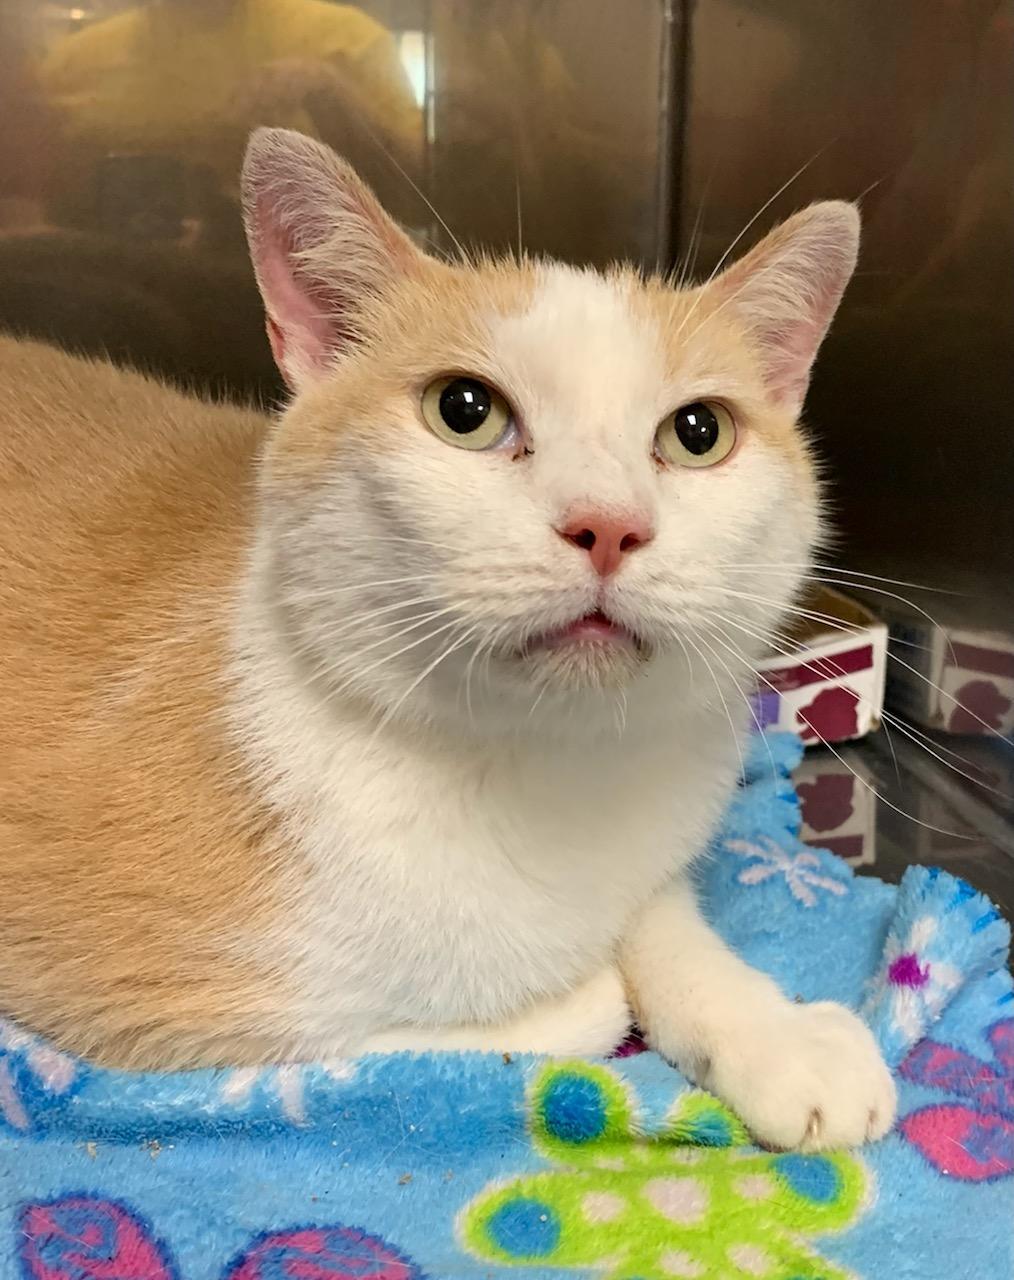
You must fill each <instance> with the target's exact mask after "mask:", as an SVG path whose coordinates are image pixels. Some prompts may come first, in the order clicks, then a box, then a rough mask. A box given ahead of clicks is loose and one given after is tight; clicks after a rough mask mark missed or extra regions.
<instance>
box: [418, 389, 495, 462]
mask: <svg viewBox="0 0 1014 1280" xmlns="http://www.w3.org/2000/svg"><path fill="white" fill-rule="evenodd" d="M422 415H423V418H424V419H425V420H426V425H427V426H428V427H429V429H430V430H431V431H432V432H433V434H434V435H435V436H439V438H440V439H441V440H444V441H446V443H447V444H453V445H455V446H456V447H457V448H459V449H495V448H496V447H497V446H504V445H507V444H508V443H509V442H510V440H511V439H512V438H513V437H514V436H516V434H517V428H516V426H515V424H514V418H513V415H512V413H511V408H510V405H509V404H508V403H507V401H506V400H505V399H504V398H503V396H502V395H501V394H500V392H499V391H496V390H494V388H493V387H491V386H489V385H488V383H485V382H481V381H480V380H479V379H478V378H467V377H462V376H457V377H451V378H437V380H436V381H435V382H431V383H430V384H429V386H428V387H427V388H426V390H425V391H424V392H423V397H422Z"/></svg>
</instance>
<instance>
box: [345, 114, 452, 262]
mask: <svg viewBox="0 0 1014 1280" xmlns="http://www.w3.org/2000/svg"><path fill="white" fill-rule="evenodd" d="M359 124H360V127H362V128H363V129H365V131H366V132H367V134H368V135H369V136H370V139H371V141H372V142H373V144H374V145H375V146H376V147H377V149H378V150H379V151H380V152H381V153H382V154H383V155H384V156H385V157H386V158H387V160H388V162H389V163H390V164H391V165H393V167H394V168H395V169H397V171H398V173H399V174H400V175H401V176H402V177H403V178H404V179H405V181H406V182H407V183H408V185H409V186H410V187H411V188H412V190H413V191H414V192H415V193H416V195H417V196H418V197H419V199H420V200H421V201H422V202H423V204H424V205H425V206H426V208H427V209H428V210H429V211H430V213H432V214H433V216H434V218H436V220H437V222H439V224H440V226H441V227H442V228H443V230H444V231H445V232H446V233H447V235H448V236H449V237H450V240H451V242H452V244H453V245H454V247H455V249H457V251H458V253H459V254H460V256H461V261H462V262H463V263H465V264H467V265H472V258H471V257H470V255H469V253H468V251H467V250H466V249H465V247H464V245H463V244H462V243H461V241H460V240H459V239H458V237H457V236H456V235H455V234H454V232H453V231H452V230H451V228H450V227H449V226H448V224H447V223H446V222H445V221H444V219H443V217H441V215H440V214H439V213H438V211H437V207H436V205H435V204H434V203H433V201H432V200H431V199H430V198H429V196H428V195H426V193H425V192H424V191H423V189H422V187H420V186H419V184H418V182H416V181H415V179H414V178H413V177H412V175H411V174H410V173H409V172H408V170H407V169H406V168H405V166H404V165H403V164H401V163H400V161H399V160H398V158H397V157H396V156H395V155H394V153H393V152H392V151H391V150H390V148H389V147H388V146H386V144H385V143H384V141H383V139H382V138H381V136H380V134H379V133H378V132H377V131H376V129H374V128H372V127H371V125H370V124H369V123H368V121H367V120H366V119H365V117H363V116H360V117H359Z"/></svg>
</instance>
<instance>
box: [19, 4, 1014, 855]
mask: <svg viewBox="0 0 1014 1280" xmlns="http://www.w3.org/2000/svg"><path fill="white" fill-rule="evenodd" d="M1012 106H1014V4H1012V3H1011V0H933V3H932V4H927V3H925V0H891V3H889V4H885V3H883V0H850V2H849V3H848V4H843V3H841V0H363V2H362V3H361V4H358V5H346V4H334V3H330V0H147V2H144V0H140V2H139V0H133V2H131V0H81V3H78V4H63V3H47V2H44V0H0V328H7V329H10V330H13V331H16V332H20V333H24V334H29V335H32V336H35V337H40V338H44V339H46V340H50V341H53V342H57V343H60V344H62V345H64V346H67V347H70V348H72V349H75V350H81V351H86V352H92V353H107V354H108V355H110V356H111V357H112V358H113V359H114V360H117V361H120V362H123V363H129V364H132V365H135V366H137V367H140V368H143V369H147V370H152V371H156V372H158V373H159V374H161V375H162V376H165V377H168V378H171V379H173V380H175V381H178V382H180V383H182V384H185V385H187V386H191V387H196V388H199V389H202V390H205V391H210V392H212V393H214V394H216V395H226V396H230V397H234V398H237V399H243V400H250V399H252V400H255V401H258V402H260V403H263V404H265V405H269V404H272V403H275V402H277V400H278V398H279V397H280V396H281V391H282V389H281V386H280V384H279V382H278V379H277V375H276V373H275V371H274V368H273V365H272V362H271V356H270V351H269V349H268V345H267V342H266V339H265V337H264V334H263V326H262V318H261V311H260V306H259V302H258V299H257V296H256V292H255V289H254V285H253V280H252V277H251V273H250V270H249V267H248V265H247V261H246V256H245V249H244V245H243V239H242V232H241V227H240V222H239V213H238V205H237V174H238V170H239V164H240V160H241V156H242V152H243V147H244V143H245V139H246V136H247V134H248V133H249V131H250V129H251V128H252V127H253V126H255V125H257V124H272V125H286V126H290V127H294V128H298V129H301V130H303V131H304V132H307V133H311V134H314V135H316V136H317V137H319V138H321V139H323V140H324V141H326V142H328V143H330V144H332V145H333V146H335V147H336V148H338V149H339V150H341V151H342V152H344V153H345V154H346V155H347V156H348V157H349V158H350V159H351V160H352V162H353V163H354V164H355V165H356V166H357V167H358V168H359V170H360V171H361V172H362V173H363V174H364V176H365V177H366V178H367V179H368V180H369V181H370V182H371V183H372V184H373V185H374V187H375V188H376V190H377V191H378V194H379V195H380V196H381V198H382V199H383V201H384V202H385V203H386V204H387V206H388V207H389V208H390V209H391V211H392V212H394V213H395V214H396V215H397V216H398V217H399V218H400V219H401V220H402V221H403V222H404V223H405V224H406V225H407V226H409V227H410V228H411V229H412V231H413V232H414V233H415V234H416V235H417V236H418V237H419V239H420V241H421V242H422V243H425V244H430V245H432V246H433V248H434V249H435V250H436V251H451V250H452V249H453V240H454V239H457V240H459V241H461V242H462V243H464V244H482V245H486V246H491V247H494V248H495V247H498V246H514V245H516V244H517V243H518V241H519V239H520V240H521V241H522V242H523V244H524V246H525V248H526V249H528V250H530V251H534V252H540V251H544V252H549V253H552V254H555V255H557V256H559V257H562V258H564V259H568V260H573V261H591V262H595V263H605V262H608V261H609V260H611V259H614V258H618V257H622V258H629V259H634V260H636V261H638V262H640V263H643V264H645V265H646V266H650V267H654V266H661V267H671V266H673V265H676V264H688V265H689V267H690V268H691V269H692V271H693V274H694V275H695V276H696V277H698V278H702V277H703V276H706V275H707V273H708V272H710V271H711V270H712V269H713V268H714V267H715V265H716V264H717V263H718V262H719V260H720V259H721V258H722V255H723V254H724V253H725V252H726V250H727V249H728V248H729V246H730V244H732V243H733V242H734V241H737V237H740V238H739V239H738V241H737V249H736V251H737V252H739V251H740V250H741V249H745V248H747V247H748V246H749V245H750V244H751V243H752V242H753V241H754V240H755V239H757V238H759V237H760V236H761V235H763V234H764V232H765V231H767V230H768V229H769V228H770V226H771V225H772V224H773V223H774V222H776V221H778V220H780V219H781V218H783V217H785V216H786V215H787V214H789V213H790V212H792V211H793V210H795V209H797V208H799V207H800V206H802V205H804V204H806V203H807V202H808V201H810V200H813V199H816V198H821V197H828V196H836V197H845V198H849V199H858V200H859V201H860V202H861V204H862V208H863V214H864V222H865V228H866V234H865V241H864V248H863V255H862V260H861V265H860V270H859V274H858V275H857V277H856V279H855V281H854V283H853V285H852V287H851V288H850V290H849V293H848V295H847V298H846V301H845V304H844V306H843V309H842V312H841V315H840V318H839V320H838V321H837V323H836V325H835V328H834V330H833V332H832V334H831V337H830V338H829V340H828V342H827V344H826V346H825V349H824V353H823V356H822V358H821V361H820V363H819V365H818V371H817V375H816V378H815V381H814V385H813V389H812V392H811V395H810V399H809V401H808V408H807V420H808V422H809V425H810V427H811V430H812V432H813V433H814V435H815V438H816V440H817V443H818V447H819V450H820V453H821V455H822V456H823V458H824V459H825V461H826V464H827V472H828V477H829V480H830V487H831V492H832V494H833V503H834V512H835V519H836V522H837V525H838V528H839V530H840V533H841V537H840V541H839V543H838V545H837V547H836V548H835V549H834V551H833V552H832V559H831V563H832V564H838V565H841V566H843V567H847V568H848V569H850V570H852V571H860V572H865V573H870V574H878V575H886V576H890V577H892V578H895V579H900V580H904V581H905V582H915V583H919V584H924V585H925V586H927V587H931V588H934V589H935V591H936V590H940V589H945V590H947V591H949V592H955V593H957V594H955V595H947V596H938V595H936V594H935V592H934V593H920V592H919V591H917V590H915V589H908V588H906V589H905V591H904V594H905V596H906V599H907V600H912V601H914V604H915V606H916V607H915V609H914V611H913V610H909V611H908V612H907V614H906V613H905V608H903V607H902V606H900V604H899V602H898V601H897V600H894V601H892V600H891V599H890V597H889V596H888V595H886V594H883V592H884V590H885V589H884V588H883V587H882V588H881V592H882V594H881V595H880V596H879V597H878V596H876V595H875V594H874V595H873V597H872V599H869V600H868V601H867V603H869V604H871V605H872V607H873V608H874V609H875V610H878V611H879V612H882V613H883V614H884V616H885V617H886V621H887V622H888V623H889V624H890V627H891V645H892V657H893V658H894V659H895V661H894V664H893V666H892V664H891V663H890V662H889V663H888V672H887V676H888V678H887V707H888V711H887V712H886V714H888V715H890V708H891V706H892V705H893V706H894V707H895V711H896V712H897V713H898V715H896V719H898V718H899V716H900V713H902V712H903V713H904V715H905V716H906V717H908V718H907V719H905V720H904V721H903V723H905V724H907V725H909V726H910V728H911V727H913V726H919V727H918V728H916V729H915V732H917V733H921V734H924V735H925V736H926V737H927V740H928V741H929V742H931V743H933V744H935V745H934V748H933V749H934V751H935V752H936V753H937V757H938V759H939V758H941V757H942V756H943V753H945V752H950V753H951V756H952V757H953V756H955V755H956V754H957V756H958V758H959V759H960V760H961V761H962V762H963V763H962V764H961V765H960V773H961V774H962V775H964V776H965V778H966V782H967V785H966V783H962V782H961V781H960V779H959V778H958V777H957V776H956V775H955V767H954V761H953V759H951V761H950V763H951V768H950V769H949V770H944V771H943V773H942V774H941V777H944V778H945V779H946V780H947V786H951V785H952V784H953V785H956V786H958V787H959V788H960V789H961V790H960V794H959V793H958V792H955V796H956V797H957V798H956V799H954V798H952V800H953V803H951V802H948V803H949V804H950V810H953V808H954V805H955V804H957V805H958V807H959V808H960V807H961V806H962V805H964V806H965V809H967V810H968V813H971V814H972V815H973V816H972V817H968V813H966V816H965V819H963V820H965V821H966V822H967V824H968V825H969V830H971V831H973V833H974V835H975V839H979V838H980V837H982V838H983V839H984V841H985V843H984V844H983V848H984V849H986V850H987V851H988V850H994V851H995V850H999V851H1000V852H1001V853H1006V854H1010V855H1012V856H1014V839H1012V838H1011V825H1010V822H1009V816H1010V812H1011V805H1010V793H1011V791H1014V767H1012V766H1011V751H1010V749H1009V741H1001V740H1002V739H1008V738H1009V735H1010V734H1011V732H1012V730H1014V639H1012V638H1011V637H1012V636H1014V587H1012V584H1014V500H1012V499H1014V413H1012V410H1011V407H1010V392H1009V383H1010V379H1011V371H1012V370H1014V332H1012V329H1014V129H1012V126H1011V121H1012V119H1014V116H1012ZM856 581H858V579H857V580H856ZM872 581H873V580H872V579H868V580H867V582H868V583H872ZM898 590H899V591H901V588H898ZM931 603H932V611H933V615H934V619H935V620H936V621H937V622H938V623H939V626H937V627H936V628H935V629H930V630H928V631H926V633H925V634H922V633H921V632H919V631H918V628H919V627H920V626H922V625H923V624H922V623H920V622H919V618H920V617H921V616H922V615H920V614H919V613H918V609H919V608H926V609H929V608H930V607H931ZM899 611H900V612H899ZM906 619H907V620H906ZM913 627H915V631H913ZM913 634H917V636H918V637H921V639H918V638H917V640H916V641H913V640H912V635H913ZM906 636H907V637H908V638H907V639H906ZM944 642H946V643H944ZM956 643H958V644H963V645H964V646H965V648H964V650H963V651H962V652H963V655H964V656H963V657H962V659H961V662H962V663H964V666H963V667H960V670H961V672H963V675H962V677H961V678H962V680H963V683H960V682H959V683H958V684H957V685H956V686H954V687H955V688H956V689H957V690H958V692H957V693H956V694H955V693H952V694H949V695H947V697H949V698H950V701H949V702H946V701H945V702H944V703H943V704H940V702H939V700H938V702H937V704H936V705H933V706H931V705H929V699H928V698H924V699H922V700H920V699H919V698H916V697H914V696H913V694H912V688H911V685H912V681H911V679H908V680H907V684H908V686H909V687H908V689H907V692H906V687H905V686H906V677H904V675H903V672H904V668H903V667H902V666H901V662H900V660H899V659H900V654H901V652H902V650H901V649H899V647H898V646H900V645H905V644H908V645H909V646H910V650H909V652H908V658H907V661H908V662H909V663H910V664H913V665H916V666H920V667H921V669H922V670H923V672H924V675H923V676H921V677H920V678H921V679H924V680H925V679H930V680H932V682H933V683H934V684H938V685H943V684H944V683H946V680H945V677H946V675H947V671H948V670H949V669H950V668H953V667H956V666H960V664H957V663H956V662H952V661H951V659H952V658H953V656H954V652H955V644H956ZM916 650H919V651H922V650H925V651H926V652H929V651H930V650H933V652H934V653H935V654H936V655H937V656H936V657H932V658H926V659H925V660H924V659H923V658H921V657H920V656H919V655H918V653H916V652H915V651H916ZM941 653H943V654H944V656H940V655H941ZM976 663H978V666H976V665H975V664H976ZM934 664H935V665H934ZM892 671H893V673H894V677H895V687H894V691H893V692H892ZM969 672H970V673H971V674H970V675H969ZM952 674H953V672H952ZM966 677H967V678H966ZM948 687H950V686H948ZM962 690H973V691H974V692H973V693H968V694H967V695H966V694H964V693H962V692H961V691H962ZM922 704H925V705H922ZM873 712H874V714H873V715H872V721H873V723H874V724H877V723H880V721H881V708H880V706H879V705H877V706H875V707H874V708H873ZM955 733H957V734H963V735H974V737H975V739H976V741H975V742H974V743H973V744H972V746H971V747H970V748H969V750H968V751H965V750H964V749H961V751H960V752H956V750H955V747H954V745H953V741H954V740H953V738H952V737H951V735H953V734H955ZM826 736H829V738H830V739H831V740H833V735H831V733H830V730H829V731H828V734H827V735H826ZM844 736H845V737H850V736H857V735H854V734H851V733H850V734H845V735H844ZM882 737H883V735H882V734H881V735H876V740H877V742H876V744H875V745H874V746H872V747H870V748H869V751H868V753H867V757H863V759H857V760H856V761H855V762H854V763H855V765H856V768H858V769H860V770H861V769H863V768H867V769H869V770H872V771H873V772H872V773H871V774H870V775H869V776H870V777H874V776H875V775H877V770H879V769H880V767H881V765H882V758H881V755H880V754H878V752H880V751H881V746H880V745H879V740H880V738H882ZM895 737H896V738H898V743H897V745H898V747H899V748H900V754H901V756H902V757H903V758H904V760H908V758H909V756H911V755H913V753H915V755H918V756H919V763H918V764H913V765H912V769H913V770H914V772H912V775H911V778H909V774H908V773H906V774H905V778H906V780H907V781H906V784H905V788H902V791H903V792H904V794H906V795H909V796H910V799H908V800H906V801H905V802H904V803H903V804H902V805H901V806H900V807H903V808H905V809H906V812H907V811H908V810H909V809H911V808H913V807H915V808H917V809H918V808H919V806H920V805H921V804H923V802H924V801H925V800H926V796H927V795H932V796H933V797H934V798H939V795H940V794H942V792H941V787H942V786H943V787H944V790H945V791H946V786H944V784H943V783H939V784H938V780H937V777H936V774H933V775H931V777H930V780H929V781H927V780H926V778H925V777H924V778H923V780H922V782H918V781H917V775H918V772H919V769H921V768H924V766H925V763H926V760H927V759H930V758H931V757H928V756H927V754H926V751H925V750H922V751H921V752H920V751H919V750H917V742H918V740H917V739H916V738H915V737H914V736H912V735H911V734H910V735H908V736H906V737H905V738H903V739H902V738H899V735H897V734H896V735H895ZM922 747H925V743H923V744H922ZM847 750H848V751H851V752H855V751H857V750H860V751H862V750H866V744H864V745H863V747H860V748H855V747H850V748H847ZM898 754H899V752H898V751H897V750H896V751H894V752H893V755H894V756H897V755H898ZM973 754H974V759H973ZM818 759H819V757H818ZM945 762H946V760H945ZM941 769H942V765H941ZM984 778H985V779H987V784H986V786H983V785H981V784H982V782H983V779H984ZM901 782H902V774H901V772H900V771H899V770H898V769H897V768H896V767H895V766H894V765H892V775H891V779H889V780H887V781H885V782H883V785H882V786H879V785H878V786H877V788H876V789H878V790H880V791H881V794H886V790H887V789H889V788H891V787H894V786H895V785H896V784H897V785H899V786H900V785H901ZM838 785H840V784H838ZM906 788H907V790H906ZM920 788H921V790H920ZM924 793H925V794H924ZM892 794H893V793H892ZM899 794H901V793H899ZM948 794H949V793H948ZM857 795H858V792H857ZM912 797H914V798H912ZM920 797H922V798H920ZM969 805H971V809H968V806H969ZM950 810H948V812H950ZM920 811H921V810H920ZM888 812H890V813H891V814H892V815H893V818H894V819H895V820H896V818H897V814H896V813H895V811H894V809H891V808H890V807H888ZM882 816H883V815H882ZM954 821H956V819H954V818H953V814H952V821H951V822H950V825H952V826H953V822H954ZM990 823H993V826H992V827H990V828H989V834H988V836H986V837H983V836H982V832H983V828H984V825H985V826H989V824H990ZM936 825H938V826H943V825H946V824H942V823H937V824H936ZM907 829H908V828H903V829H902V830H903V832H904V831H905V830H907ZM899 839H900V840H901V843H902V845H904V844H905V838H904V835H902V836H901V837H899ZM938 843H939V842H938ZM955 847H956V848H959V847H958V846H955ZM942 848H943V847H941V848H937V849H935V850H931V852H934V853H935V854H936V856H937V857H938V860H939V857H940V856H941V852H942ZM960 849H964V853H967V852H968V845H967V844H966V845H964V846H960V848H959V853H956V854H955V856H956V857H957V856H959V855H960V856H964V854H961V853H960ZM943 852H946V849H945V848H943Z"/></svg>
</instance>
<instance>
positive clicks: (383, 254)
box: [243, 129, 423, 391]
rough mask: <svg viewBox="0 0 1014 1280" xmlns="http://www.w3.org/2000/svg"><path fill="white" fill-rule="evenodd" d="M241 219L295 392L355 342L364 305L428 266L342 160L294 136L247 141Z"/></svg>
mask: <svg viewBox="0 0 1014 1280" xmlns="http://www.w3.org/2000/svg"><path fill="white" fill-rule="evenodd" d="M243 219H244V223H245V225H246V235H247V241H248V243H249V245H250V256H251V258H252V260H253V267H254V272H255V273H256V276H257V284H258V286H259V288H260V291H261V297H262V298H263V299H264V309H265V312H266V317H267V328H268V337H269V338H270V339H271V349H272V351H273V352H274V355H275V361H276V363H277V364H278V368H279V369H280V370H281V373H282V376H283V377H284V379H285V381H286V382H287V383H288V385H289V386H290V387H291V388H292V390H293V391H300V390H302V389H303V388H304V387H306V386H307V385H309V384H310V383H312V382H313V381H314V380H315V379H317V378H318V377H320V375H321V374H322V373H324V372H325V371H326V370H327V369H328V368H329V366H330V365H331V363H332V361H333V359H334V357H335V356H336V355H337V354H339V353H340V352H341V351H342V350H343V349H344V348H345V347H347V346H348V345H349V344H351V343H354V342H355V341H356V340H357V338H358V337H359V332H360V331H359V327H358V326H359V314H360V309H361V305H362V302H363V300H364V299H368V298H371V297H374V296H376V295H377V294H379V293H381V292H382V291H383V290H384V289H385V287H386V286H387V285H388V284H389V283H390V282H391V280H392V279H393V278H395V277H396V276H398V275H400V274H404V273H405V272H408V271H411V270H412V269H413V267H415V266H416V265H418V263H419V262H420V261H421V260H422V257H423V255H422V254H421V253H420V252H419V250H418V249H416V247H415V246H414V245H413V244H412V241H411V240H410V239H409V238H408V236H407V235H405V233H404V232H403V231H402V230H401V229H400V228H399V227H398V226H397V225H396V224H395V223H394V222H393V221H392V220H391V218H389V217H388V215H387V214H386V213H385V212H384V210H383V208H382V207H381V205H380V203H379V201H378V200H377V198H376V197H375V196H374V194H373V192H372V191H370V189H369V188H368V187H367V186H366V184H365V183H364V182H363V181H362V180H361V179H360V178H359V177H358V176H357V175H356V173H355V172H354V171H353V170H352V169H351V168H350V167H349V165H347V164H346V163H345V161H344V160H341V159H340V158H339V157H338V156H337V155H335V153H334V152H333V151H332V150H331V149H330V148H329V147H325V146H322V145H321V144H320V143H319V142H314V141H313V139H311V138H307V137H305V136H304V135H303V134H301V133H294V132H293V131H291V130H289V129H258V130H257V131H256V132H255V133H254V134H253V136H252V137H251V139H250V144H249V146H248V147H247V152H246V159H245V160H244V162H243Z"/></svg>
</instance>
